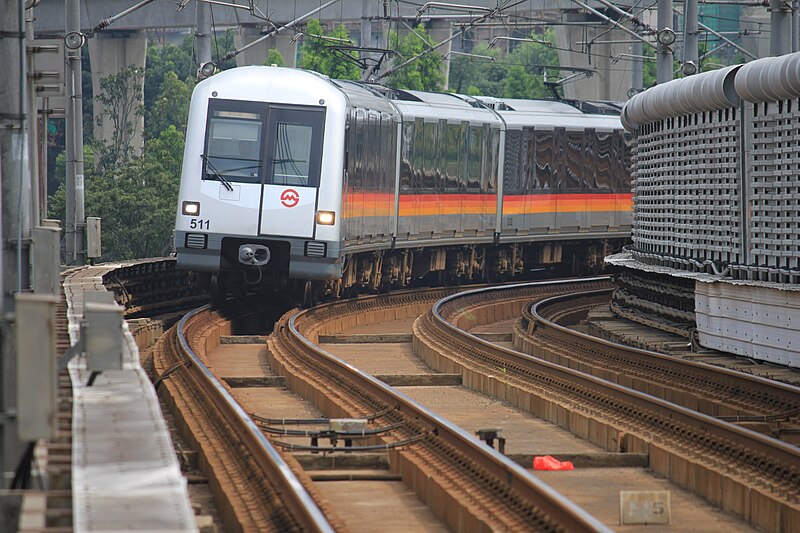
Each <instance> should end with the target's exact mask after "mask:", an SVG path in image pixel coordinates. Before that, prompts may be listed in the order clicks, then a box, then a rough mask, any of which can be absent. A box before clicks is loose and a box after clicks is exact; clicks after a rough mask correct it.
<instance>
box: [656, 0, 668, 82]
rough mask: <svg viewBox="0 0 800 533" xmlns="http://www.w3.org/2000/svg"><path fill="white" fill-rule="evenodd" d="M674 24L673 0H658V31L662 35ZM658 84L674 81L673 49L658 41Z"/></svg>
mask: <svg viewBox="0 0 800 533" xmlns="http://www.w3.org/2000/svg"><path fill="white" fill-rule="evenodd" d="M671 24H672V0H658V31H659V34H661V33H662V32H663V31H664V30H665V29H667V28H669V27H670V25H671ZM656 56H657V59H656V83H665V82H668V81H670V80H671V79H672V49H671V48H670V47H669V45H667V44H664V43H662V42H661V40H660V39H659V40H658V48H657V52H656Z"/></svg>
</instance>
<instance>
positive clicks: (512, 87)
mask: <svg viewBox="0 0 800 533" xmlns="http://www.w3.org/2000/svg"><path fill="white" fill-rule="evenodd" d="M534 85H535V80H534V77H533V76H531V75H530V74H528V73H527V72H526V71H525V67H523V66H521V65H512V66H511V68H509V69H508V77H506V85H505V88H504V90H503V96H504V97H505V98H525V99H530V98H533V92H534V91H533V89H534Z"/></svg>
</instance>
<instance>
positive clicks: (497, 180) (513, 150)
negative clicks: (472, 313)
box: [175, 66, 632, 295]
mask: <svg viewBox="0 0 800 533" xmlns="http://www.w3.org/2000/svg"><path fill="white" fill-rule="evenodd" d="M628 165H629V161H628V156H627V149H626V139H625V133H624V130H623V129H622V125H621V123H620V119H619V108H618V107H616V106H613V105H611V104H604V103H594V104H592V103H585V102H584V103H582V104H580V105H578V104H575V103H573V104H570V103H566V102H560V101H544V100H543V101H534V100H530V101H529V100H515V99H505V100H502V99H496V98H484V97H468V96H463V95H455V94H449V93H430V92H419V91H411V90H397V89H389V88H385V87H381V86H377V85H372V84H367V83H360V82H353V81H342V80H333V79H330V78H328V77H326V76H323V75H321V74H317V73H315V72H310V71H304V70H300V69H292V68H283V67H266V66H265V67H261V66H250V67H240V68H234V69H230V70H227V71H223V72H221V73H218V74H216V75H214V76H212V77H210V78H208V79H206V80H204V81H202V82H200V83H198V84H197V86H196V87H195V89H194V93H193V95H192V100H191V106H190V111H189V121H188V126H187V133H186V148H185V151H184V161H183V170H182V176H181V184H180V193H179V199H178V209H177V222H176V227H175V248H176V252H177V264H178V267H179V268H182V269H187V270H192V271H195V272H197V273H200V274H201V275H203V276H206V277H208V278H209V280H211V281H212V287H213V288H215V289H216V291H217V292H220V291H222V290H223V289H224V290H226V291H235V290H237V288H241V287H247V286H248V285H253V284H260V283H266V282H269V283H285V282H286V281H287V280H297V281H299V282H301V283H305V287H306V289H307V290H308V287H309V286H310V287H312V289H311V290H312V291H313V292H314V293H316V294H320V293H323V292H324V293H327V294H334V295H340V294H342V293H347V292H349V291H353V290H360V289H361V288H368V289H370V290H379V289H384V288H387V287H402V286H408V285H410V284H411V283H413V282H415V281H416V280H421V279H426V278H427V279H431V278H433V279H434V280H436V281H452V282H461V281H468V280H487V281H491V280H499V279H506V278H511V277H514V276H521V275H525V274H528V273H531V272H537V271H543V270H545V271H546V270H559V271H561V272H563V273H576V274H578V273H586V272H589V271H592V270H594V269H597V268H598V267H599V265H600V264H601V263H602V258H603V257H604V256H605V255H607V254H609V253H612V252H614V251H617V250H618V249H620V248H621V246H622V245H623V244H624V243H625V242H626V241H627V240H628V239H629V237H630V231H631V218H632V195H631V181H630V175H629V171H628Z"/></svg>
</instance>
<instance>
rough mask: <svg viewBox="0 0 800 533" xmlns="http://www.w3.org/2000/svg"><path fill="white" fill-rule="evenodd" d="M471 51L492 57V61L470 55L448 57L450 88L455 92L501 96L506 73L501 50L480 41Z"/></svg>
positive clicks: (506, 69)
mask: <svg viewBox="0 0 800 533" xmlns="http://www.w3.org/2000/svg"><path fill="white" fill-rule="evenodd" d="M471 53H472V54H473V55H476V56H486V57H492V58H494V61H492V60H489V59H483V58H479V57H471V56H455V57H453V58H452V59H450V84H449V85H450V88H451V89H453V90H454V91H455V92H457V93H463V92H466V93H467V94H474V95H481V94H484V95H487V96H501V95H502V94H503V90H504V86H505V79H506V76H507V75H508V67H507V66H506V64H505V63H504V62H503V57H502V52H501V51H500V50H498V49H497V48H489V45H487V44H485V43H481V44H478V45H476V46H475V47H474V48H473V49H472V52H471ZM470 88H471V89H470ZM470 91H471V92H470ZM476 91H477V92H476Z"/></svg>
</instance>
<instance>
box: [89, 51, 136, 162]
mask: <svg viewBox="0 0 800 533" xmlns="http://www.w3.org/2000/svg"><path fill="white" fill-rule="evenodd" d="M143 77H144V70H143V69H142V68H140V67H136V66H134V65H130V66H127V67H125V68H124V69H122V70H121V71H120V72H118V73H117V74H111V75H109V76H105V77H104V78H101V79H100V94H97V95H95V97H94V99H95V100H96V101H97V102H99V103H100V104H102V109H101V110H100V111H99V112H98V110H97V109H95V120H97V122H98V124H100V123H101V120H102V117H103V116H107V117H108V120H109V123H110V126H111V136H110V138H111V140H110V141H105V142H104V141H96V142H95V148H96V150H97V151H98V153H99V156H100V161H99V163H100V166H102V167H104V168H112V167H115V166H117V165H119V164H121V163H125V162H127V161H128V160H129V159H130V157H131V153H132V147H131V139H132V137H133V132H134V121H135V120H136V119H137V117H138V116H140V115H141V114H142V113H143V108H142V89H141V85H142V78H143Z"/></svg>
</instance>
